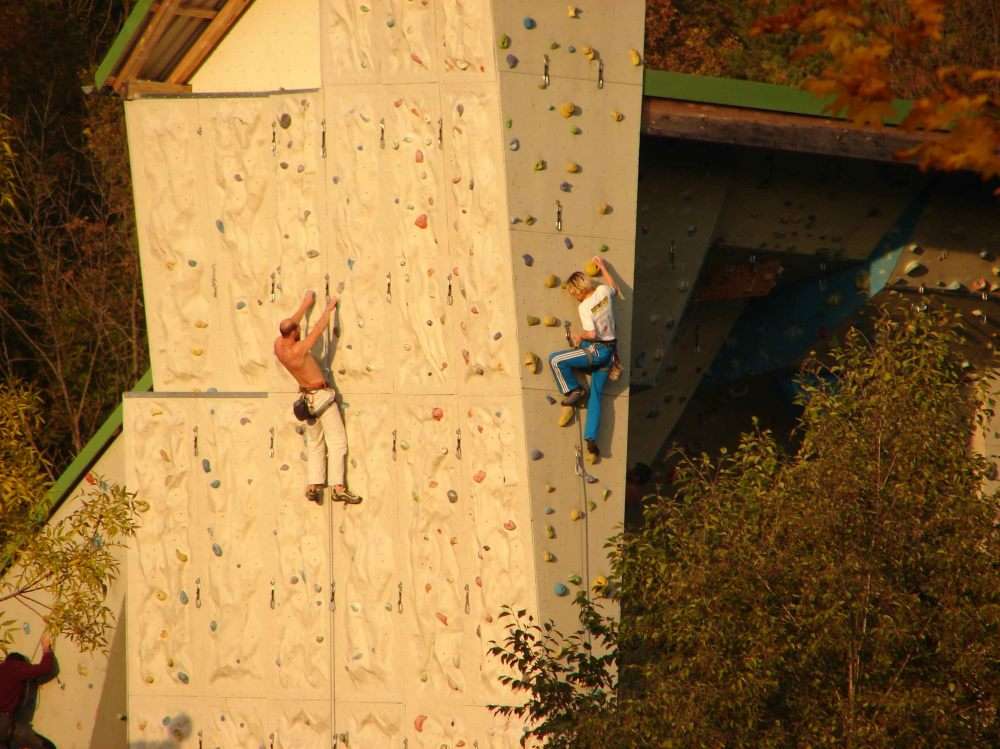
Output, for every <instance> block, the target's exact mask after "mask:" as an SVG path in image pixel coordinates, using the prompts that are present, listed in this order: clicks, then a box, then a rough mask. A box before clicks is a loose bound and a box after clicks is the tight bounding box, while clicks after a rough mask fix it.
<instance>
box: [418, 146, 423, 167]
mask: <svg viewBox="0 0 1000 749" xmlns="http://www.w3.org/2000/svg"><path fill="white" fill-rule="evenodd" d="M416 158H417V163H418V164H423V163H424V152H423V151H421V150H420V149H419V148H418V149H417V156H416Z"/></svg>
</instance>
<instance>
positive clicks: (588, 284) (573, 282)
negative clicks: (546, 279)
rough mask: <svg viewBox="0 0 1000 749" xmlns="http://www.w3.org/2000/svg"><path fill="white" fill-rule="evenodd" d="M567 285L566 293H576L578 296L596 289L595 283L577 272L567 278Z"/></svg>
mask: <svg viewBox="0 0 1000 749" xmlns="http://www.w3.org/2000/svg"><path fill="white" fill-rule="evenodd" d="M565 285H566V291H568V292H570V293H572V292H574V291H576V292H577V293H578V294H586V293H587V292H589V291H592V290H593V288H594V282H593V281H591V280H590V279H589V278H587V276H586V275H584V274H583V273H581V272H580V271H576V272H575V273H573V274H572V275H571V276H570V277H569V278H567V279H566V284H565Z"/></svg>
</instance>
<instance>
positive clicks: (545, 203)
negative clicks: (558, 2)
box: [501, 74, 642, 242]
mask: <svg viewBox="0 0 1000 749" xmlns="http://www.w3.org/2000/svg"><path fill="white" fill-rule="evenodd" d="M501 94H502V100H503V117H504V119H505V124H510V127H509V128H505V135H506V137H507V145H506V153H507V174H508V199H509V201H510V220H511V221H512V222H516V223H514V228H515V229H516V230H518V231H524V232H539V233H542V232H544V233H554V232H557V231H561V232H562V233H565V234H566V235H567V236H571V237H572V236H579V237H582V236H588V237H605V238H617V239H620V240H622V239H623V240H626V241H629V242H630V241H631V239H632V237H633V236H634V234H635V208H636V172H637V168H638V163H637V154H638V149H639V128H638V122H639V117H640V113H641V107H642V97H641V91H640V90H639V89H638V87H636V86H626V85H622V84H615V83H608V84H607V85H605V87H604V88H603V89H600V90H599V89H598V88H597V87H596V85H594V84H593V83H590V82H587V81H579V80H571V79H560V78H555V77H553V78H552V83H551V85H550V86H549V87H548V88H546V89H540V88H539V87H538V80H537V79H536V78H534V77H529V76H525V75H516V74H506V75H503V76H501ZM563 106H567V107H572V112H573V114H572V115H571V116H570V117H568V118H567V117H564V116H563V114H564V112H562V111H561V108H562V107H563ZM615 113H618V114H620V115H621V120H620V121H619V120H617V119H616V117H615V116H614V115H615ZM574 129H579V131H580V133H579V134H578V135H574V134H573V132H574ZM515 148H516V150H515ZM571 169H572V170H576V171H574V172H571V171H570V170H571ZM557 202H558V203H559V204H561V206H562V209H561V222H562V223H561V225H562V229H561V230H557V228H556V223H557V217H556V213H557V206H556V204H557Z"/></svg>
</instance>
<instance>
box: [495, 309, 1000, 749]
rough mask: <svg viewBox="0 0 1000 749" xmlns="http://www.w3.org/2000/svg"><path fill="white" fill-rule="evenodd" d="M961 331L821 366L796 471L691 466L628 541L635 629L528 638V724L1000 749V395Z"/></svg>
mask: <svg viewBox="0 0 1000 749" xmlns="http://www.w3.org/2000/svg"><path fill="white" fill-rule="evenodd" d="M956 322H957V321H956V319H955V318H954V316H953V315H951V314H948V313H944V312H940V313H936V312H926V313H922V314H921V313H917V312H909V313H906V314H905V315H903V316H902V317H897V318H893V317H891V316H890V315H888V314H887V313H886V314H882V315H881V316H879V317H877V318H876V319H875V320H874V322H873V324H872V329H871V331H870V333H869V334H866V333H864V332H862V331H861V330H860V329H857V328H856V329H853V330H851V331H850V332H849V333H848V334H847V335H846V338H845V341H844V343H843V345H842V346H841V347H839V348H836V349H834V350H833V351H832V352H831V353H830V354H829V355H828V356H827V357H823V358H821V357H818V356H815V355H813V356H811V357H810V358H809V359H808V361H807V362H806V364H805V366H804V368H803V371H802V379H801V388H802V396H801V403H802V406H803V408H804V412H803V415H802V417H801V421H800V425H799V429H800V432H801V435H800V436H801V444H800V446H799V447H798V448H797V449H796V450H795V451H794V453H792V454H784V453H782V452H781V451H780V450H779V448H778V447H777V445H776V442H775V440H774V438H773V436H772V435H771V434H769V433H767V432H761V431H755V432H751V433H750V434H747V435H744V437H743V439H742V442H741V444H740V446H739V448H738V449H737V450H735V451H734V452H733V453H732V454H722V455H720V456H719V458H718V459H715V460H712V459H710V458H709V457H708V456H704V455H702V456H699V457H687V456H685V457H684V458H683V459H682V460H681V463H680V465H679V468H678V470H677V476H676V479H675V487H676V493H675V494H674V495H672V496H664V497H657V498H655V501H653V502H652V503H651V504H650V505H649V506H648V507H647V510H646V516H645V525H644V527H643V528H642V529H641V530H640V531H638V532H636V533H635V534H634V535H632V536H624V535H623V536H619V537H618V538H616V539H615V540H614V546H613V567H614V573H615V574H614V576H613V578H612V580H611V583H610V585H609V588H608V589H607V591H608V595H610V596H612V597H613V598H615V599H617V600H618V601H620V602H621V606H622V622H621V626H620V630H618V631H617V632H616V631H615V629H614V627H613V625H612V624H611V622H610V621H609V619H608V617H606V616H604V615H602V614H600V612H599V611H597V610H595V609H594V608H593V607H592V606H591V605H589V604H587V603H586V602H585V600H581V601H580V610H581V621H582V623H583V625H584V626H583V628H582V629H581V631H580V632H578V633H577V634H576V635H575V637H573V638H562V637H555V638H554V639H547V638H546V637H544V636H543V637H539V636H538V635H539V630H538V629H533V627H532V623H530V622H526V621H523V620H519V619H515V620H514V621H513V622H512V623H511V624H510V625H509V626H508V636H507V638H506V640H505V641H504V642H503V643H501V644H498V645H497V646H496V651H497V653H498V654H499V655H501V656H502V657H503V658H504V660H505V662H506V663H507V664H508V665H509V666H512V667H513V668H514V669H515V673H516V676H517V678H516V679H514V680H513V681H511V682H510V685H511V686H512V687H513V688H514V689H515V690H516V691H518V692H520V693H522V694H523V695H524V696H526V697H527V702H526V704H525V705H523V706H521V707H512V708H507V710H508V711H510V712H513V713H515V714H518V715H521V716H524V717H526V718H529V719H531V721H532V725H533V728H534V734H533V735H534V736H535V737H537V738H541V739H548V740H550V741H553V742H554V743H553V745H554V746H557V747H560V746H566V747H569V746H573V747H584V748H586V747H591V746H593V747H598V746H615V747H650V746H656V747H661V746H664V747H666V746H676V747H682V746H683V747H788V746H813V747H820V746H841V747H899V746H906V747H917V748H921V747H928V748H929V747H947V746H954V747H966V746H981V747H987V746H1000V738H998V737H1000V730H998V729H1000V668H998V665H997V664H998V663H1000V637H998V634H1000V567H998V563H997V560H998V559H1000V527H998V522H997V520H998V509H1000V496H998V494H997V493H996V492H993V491H986V490H984V486H986V485H987V484H988V477H989V476H991V475H995V474H994V473H992V472H991V465H990V463H989V461H987V459H986V458H984V457H983V456H981V455H977V454H974V453H973V452H972V451H971V450H970V449H969V445H970V439H971V436H972V434H973V431H974V429H975V428H976V426H977V424H978V425H979V426H980V428H981V427H982V425H983V424H984V423H985V422H986V420H988V418H989V417H990V416H991V413H990V409H991V406H990V404H989V402H988V399H987V398H986V396H985V389H986V387H987V384H988V381H989V380H990V378H989V377H985V378H983V379H981V380H978V381H977V382H975V383H970V382H969V379H970V378H969V376H968V369H967V362H964V361H963V354H962V338H961V335H960V333H959V332H958V331H957V330H956V329H955V325H956ZM991 364H992V363H991ZM543 631H545V632H546V633H547V632H548V630H544V628H543ZM604 640H607V642H606V643H603V641H604ZM590 643H597V644H598V645H601V644H602V643H603V644H605V645H606V647H607V648H608V649H609V654H610V656H611V657H610V658H609V659H608V660H607V661H605V662H602V663H595V662H594V661H592V660H591V659H590V656H593V655H594V654H595V653H596V652H598V650H600V648H597V647H595V646H594V645H592V644H590ZM589 647H594V648H595V649H594V650H590V649H588V648H589ZM614 666H617V671H616V670H615V668H614ZM594 668H598V669H604V673H603V674H601V675H595V674H593V673H591V671H592V670H593V669H594ZM619 672H620V678H618V677H616V674H617V673H619ZM559 690H561V691H559ZM553 694H558V695H559V699H558V700H557V701H553V700H552V699H550V696H551V695H553ZM595 704H601V705H602V706H604V707H603V709H602V710H601V711H600V712H596V711H594V710H592V709H591V706H592V705H595Z"/></svg>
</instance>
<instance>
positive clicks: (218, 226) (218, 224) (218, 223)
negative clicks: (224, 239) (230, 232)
mask: <svg viewBox="0 0 1000 749" xmlns="http://www.w3.org/2000/svg"><path fill="white" fill-rule="evenodd" d="M215 228H216V229H218V230H219V233H220V234H225V233H226V225H225V224H224V223H222V219H221V218H217V219H215Z"/></svg>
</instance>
